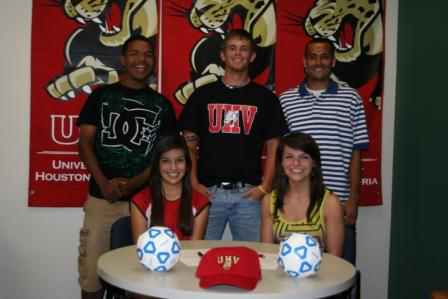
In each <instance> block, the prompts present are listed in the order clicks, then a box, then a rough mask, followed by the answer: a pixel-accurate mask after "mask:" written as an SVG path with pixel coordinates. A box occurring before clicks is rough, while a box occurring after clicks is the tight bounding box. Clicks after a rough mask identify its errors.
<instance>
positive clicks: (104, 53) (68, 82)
mask: <svg viewBox="0 0 448 299" xmlns="http://www.w3.org/2000/svg"><path fill="white" fill-rule="evenodd" d="M58 2H60V5H61V6H62V8H63V10H64V13H65V14H66V16H67V17H68V18H70V19H73V20H76V21H77V22H79V23H80V25H81V27H80V28H78V29H77V30H76V31H75V32H73V33H72V34H71V35H70V36H69V37H68V39H67V40H66V46H65V53H64V54H65V60H66V64H65V67H64V71H63V72H62V73H61V74H59V75H57V76H56V77H55V78H53V79H52V80H51V81H50V83H49V84H48V85H47V87H46V90H47V92H48V93H49V94H50V95H51V96H52V97H54V98H56V99H60V100H68V99H73V98H75V97H76V93H78V92H84V93H87V94H89V93H91V92H92V90H91V86H93V85H96V84H110V83H114V82H117V81H118V75H119V74H120V73H121V72H122V69H121V66H120V65H119V62H118V59H117V56H119V55H120V49H121V46H122V45H123V43H124V42H125V41H126V40H127V39H128V38H129V37H130V36H132V35H134V34H141V35H144V36H146V37H148V38H155V35H156V34H157V3H156V0H63V1H58Z"/></svg>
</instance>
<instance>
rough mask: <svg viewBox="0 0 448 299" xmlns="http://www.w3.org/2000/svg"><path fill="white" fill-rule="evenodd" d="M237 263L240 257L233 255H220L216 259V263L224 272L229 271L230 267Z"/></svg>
mask: <svg viewBox="0 0 448 299" xmlns="http://www.w3.org/2000/svg"><path fill="white" fill-rule="evenodd" d="M239 261H240V257H239V256H235V255H220V256H217V257H216V262H217V263H218V264H219V265H221V266H222V268H223V269H224V270H229V269H230V268H231V267H232V265H236V264H238V262H239Z"/></svg>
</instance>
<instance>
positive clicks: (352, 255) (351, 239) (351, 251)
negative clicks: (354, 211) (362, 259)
mask: <svg viewBox="0 0 448 299" xmlns="http://www.w3.org/2000/svg"><path fill="white" fill-rule="evenodd" d="M342 258H343V259H344V260H346V261H348V262H350V263H352V265H353V266H356V224H353V225H345V230H344V246H343V248H342Z"/></svg>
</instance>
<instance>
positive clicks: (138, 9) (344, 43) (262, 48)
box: [29, 0, 384, 207]
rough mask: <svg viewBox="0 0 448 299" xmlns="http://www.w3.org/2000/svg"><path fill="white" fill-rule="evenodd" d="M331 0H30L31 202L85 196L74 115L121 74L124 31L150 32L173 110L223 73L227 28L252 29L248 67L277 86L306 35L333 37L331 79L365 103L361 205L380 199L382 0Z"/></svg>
mask: <svg viewBox="0 0 448 299" xmlns="http://www.w3.org/2000/svg"><path fill="white" fill-rule="evenodd" d="M128 2H129V3H130V2H132V3H133V5H127V4H129V3H128ZM221 2H222V3H221ZM224 2H225V5H224ZM328 2H329V3H327V4H325V3H326V1H311V0H303V1H295V0H280V1H274V0H271V1H269V0H266V1H242V0H234V1H207V0H198V1H186V0H164V1H156V0H140V1H137V0H132V1H131V0H115V1H114V0H110V1H103V2H102V4H99V5H95V6H91V5H92V4H91V1H87V0H84V1H78V3H77V4H76V5H73V1H68V0H67V1H64V0H61V1H57V2H56V1H52V0H34V1H33V28H32V51H31V53H32V57H31V58H32V64H31V76H32V84H31V137H30V138H31V145H30V174H29V182H30V183H29V205H30V206H55V207H56V206H81V205H82V203H83V202H84V199H85V196H86V193H87V182H88V179H89V174H88V173H87V171H86V170H85V167H84V165H83V163H82V162H81V161H80V160H79V157H78V154H77V141H78V128H77V127H76V126H75V122H76V119H77V115H78V113H79V111H80V109H81V107H82V105H83V104H84V102H85V100H86V98H87V96H88V95H89V94H90V92H91V90H92V89H94V88H95V87H96V86H99V85H101V84H108V83H112V82H116V81H117V80H118V77H119V74H120V73H121V71H122V70H121V67H120V65H119V64H118V56H119V53H120V48H121V45H122V43H123V42H124V41H125V40H126V39H127V38H128V37H129V36H131V35H133V34H143V35H145V36H147V37H150V38H151V39H153V40H154V42H155V44H156V45H157V57H158V62H157V66H156V68H157V73H158V84H159V85H158V89H159V90H160V91H161V92H162V93H163V94H164V95H165V96H167V98H168V99H170V101H171V102H172V103H173V106H174V108H175V110H176V113H177V115H178V114H179V113H180V111H181V110H182V107H183V104H184V103H185V102H186V101H187V100H188V97H189V96H190V94H191V93H192V92H193V91H194V90H195V89H196V88H198V87H199V86H202V85H204V84H207V83H209V82H212V81H214V80H217V78H218V76H220V75H222V74H223V64H222V62H221V60H220V57H219V52H220V49H221V46H222V40H223V36H224V34H225V32H227V31H228V30H230V29H232V28H244V29H246V30H247V31H248V32H250V33H251V34H252V36H253V37H254V39H255V41H256V43H257V45H258V47H257V59H256V60H255V61H254V63H253V65H252V66H251V69H250V76H251V78H254V79H255V80H256V81H257V82H259V83H262V84H265V85H266V86H267V87H268V88H270V89H272V90H273V91H275V92H276V93H277V94H280V93H281V92H283V91H285V90H286V89H287V88H290V87H292V86H295V85H297V84H298V83H300V82H301V81H302V80H303V75H304V72H303V47H304V44H305V43H306V42H307V40H309V39H310V37H312V36H318V35H320V36H325V37H328V38H331V39H333V40H334V41H335V44H337V45H338V48H339V49H338V50H337V53H336V58H337V60H338V62H337V65H336V67H335V70H334V78H335V79H337V80H340V81H345V82H347V83H349V84H350V85H351V86H353V87H355V88H357V89H358V90H359V91H360V93H361V95H362V98H363V100H364V104H365V108H366V116H367V121H368V129H369V137H370V141H371V143H370V147H369V150H368V151H366V152H365V153H363V178H362V190H361V204H362V205H377V204H381V203H382V197H381V176H380V174H381V171H380V170H381V168H380V166H381V159H380V153H381V115H382V114H381V96H382V85H381V84H382V65H383V37H382V30H383V15H384V11H383V10H382V9H383V7H382V4H381V3H380V0H377V1H367V0H366V1H357V2H356V5H354V7H350V6H347V7H346V6H344V5H343V3H345V2H344V1H328ZM330 2H331V3H333V4H331V5H330ZM360 11H363V13H360ZM322 20H323V21H322ZM326 26H328V28H326ZM274 62H275V63H274ZM274 65H275V68H274ZM153 82H155V81H153ZM371 99H373V100H371Z"/></svg>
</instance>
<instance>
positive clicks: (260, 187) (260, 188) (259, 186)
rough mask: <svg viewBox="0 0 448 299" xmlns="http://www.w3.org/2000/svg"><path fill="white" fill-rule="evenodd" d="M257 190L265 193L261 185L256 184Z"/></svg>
mask: <svg viewBox="0 0 448 299" xmlns="http://www.w3.org/2000/svg"><path fill="white" fill-rule="evenodd" d="M258 190H260V191H261V192H262V193H263V194H267V192H266V190H265V189H264V188H263V186H262V185H258Z"/></svg>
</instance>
